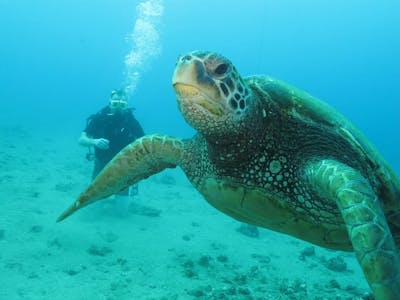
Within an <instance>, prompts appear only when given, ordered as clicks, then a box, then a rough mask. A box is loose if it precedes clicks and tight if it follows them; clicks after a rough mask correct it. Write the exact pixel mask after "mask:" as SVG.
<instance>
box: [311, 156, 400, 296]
mask: <svg viewBox="0 0 400 300" xmlns="http://www.w3.org/2000/svg"><path fill="white" fill-rule="evenodd" d="M307 176H308V178H309V182H310V185H311V186H313V187H314V189H315V190H316V192H317V193H319V194H320V195H321V196H323V197H327V198H331V199H336V203H337V205H338V208H339V210H340V212H341V215H342V217H343V220H344V222H345V224H346V227H347V230H348V232H349V236H350V240H351V242H352V245H353V249H354V252H355V253H356V256H357V259H358V261H359V262H360V265H361V267H362V269H363V271H364V274H365V276H366V278H367V280H368V282H369V284H370V286H371V289H372V290H373V292H374V295H375V297H376V299H393V300H395V299H400V270H399V267H398V266H399V265H400V263H399V257H398V253H397V249H396V245H395V242H394V240H393V237H392V235H391V234H390V229H389V226H388V224H387V222H386V218H385V215H384V213H383V210H382V207H381V205H380V202H379V199H378V197H377V196H376V194H375V192H374V191H373V189H372V188H371V186H370V184H369V182H368V181H367V180H366V179H365V178H364V177H363V176H361V174H360V173H359V172H357V171H356V170H354V169H353V168H350V167H349V166H347V165H345V164H342V163H339V162H337V161H332V160H322V161H320V162H318V163H313V164H311V165H310V166H309V169H308V171H307Z"/></svg>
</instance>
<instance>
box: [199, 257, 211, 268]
mask: <svg viewBox="0 0 400 300" xmlns="http://www.w3.org/2000/svg"><path fill="white" fill-rule="evenodd" d="M210 261H211V256H209V255H202V256H200V258H199V261H198V263H199V265H200V266H202V267H209V266H210Z"/></svg>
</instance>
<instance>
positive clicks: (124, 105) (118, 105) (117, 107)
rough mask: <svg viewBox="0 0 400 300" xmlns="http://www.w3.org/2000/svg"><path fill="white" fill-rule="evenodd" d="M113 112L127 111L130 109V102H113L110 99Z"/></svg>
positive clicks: (119, 100)
mask: <svg viewBox="0 0 400 300" xmlns="http://www.w3.org/2000/svg"><path fill="white" fill-rule="evenodd" d="M109 107H110V110H111V112H113V113H114V112H117V111H121V112H122V111H125V110H127V109H128V102H127V101H125V100H121V99H118V100H113V99H110V104H109Z"/></svg>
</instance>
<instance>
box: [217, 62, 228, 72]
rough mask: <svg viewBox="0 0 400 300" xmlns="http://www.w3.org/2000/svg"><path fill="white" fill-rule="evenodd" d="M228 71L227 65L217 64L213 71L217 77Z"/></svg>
mask: <svg viewBox="0 0 400 300" xmlns="http://www.w3.org/2000/svg"><path fill="white" fill-rule="evenodd" d="M226 71H228V65H227V64H219V65H218V66H217V67H216V68H215V70H214V73H215V74H217V75H224V74H225V73H226Z"/></svg>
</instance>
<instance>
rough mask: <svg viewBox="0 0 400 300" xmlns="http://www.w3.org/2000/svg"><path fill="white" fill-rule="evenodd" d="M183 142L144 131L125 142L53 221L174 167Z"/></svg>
mask: <svg viewBox="0 0 400 300" xmlns="http://www.w3.org/2000/svg"><path fill="white" fill-rule="evenodd" d="M183 145H184V144H183V142H182V141H181V140H179V139H176V138H172V137H169V136H161V135H147V136H144V137H142V138H140V139H138V140H136V141H135V142H133V143H132V144H130V145H128V146H126V147H125V148H124V149H122V150H121V152H120V153H118V154H117V155H116V156H115V157H114V158H113V159H112V160H111V161H110V162H109V163H108V164H107V165H106V166H105V167H104V169H103V171H102V172H101V173H100V174H99V175H98V176H97V177H96V178H95V179H94V180H93V182H92V183H91V184H90V185H89V186H88V187H87V189H86V190H85V191H84V192H83V193H82V194H81V195H80V196H79V197H78V199H77V200H76V201H75V203H73V204H72V205H71V206H70V207H69V208H68V209H67V210H65V211H64V212H63V213H62V214H61V215H60V216H59V217H58V218H57V222H60V221H62V220H64V219H65V218H67V217H69V216H70V215H72V214H73V213H74V212H75V211H77V210H78V209H80V208H82V207H84V206H86V205H88V204H90V203H92V202H95V201H97V200H100V199H104V198H107V197H109V196H111V195H113V194H115V193H118V192H119V191H122V190H123V189H125V188H127V187H128V186H131V185H132V184H134V183H136V182H138V181H140V180H142V179H145V178H147V177H149V176H151V175H153V174H156V173H159V172H161V171H162V170H164V169H166V168H174V167H176V166H177V165H178V164H179V162H180V159H181V155H182V150H183Z"/></svg>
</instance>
